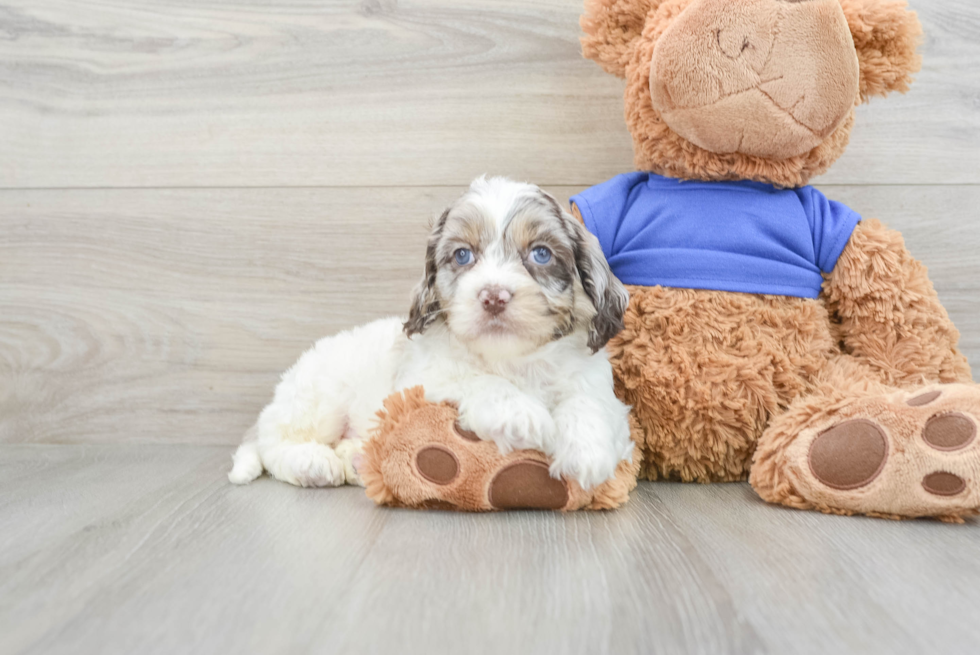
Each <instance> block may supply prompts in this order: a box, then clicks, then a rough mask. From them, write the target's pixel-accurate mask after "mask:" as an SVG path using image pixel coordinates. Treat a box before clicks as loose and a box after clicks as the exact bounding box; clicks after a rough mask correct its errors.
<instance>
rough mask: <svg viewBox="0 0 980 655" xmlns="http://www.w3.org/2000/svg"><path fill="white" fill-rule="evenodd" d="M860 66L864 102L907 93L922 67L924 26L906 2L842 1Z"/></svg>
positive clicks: (888, 0) (882, 0) (889, 0)
mask: <svg viewBox="0 0 980 655" xmlns="http://www.w3.org/2000/svg"><path fill="white" fill-rule="evenodd" d="M841 7H842V8H843V9H844V16H845V17H846V18H847V25H848V27H849V28H850V29H851V37H852V38H853V39H854V47H855V48H856V49H857V55H858V62H859V63H860V67H861V82H860V91H861V100H862V101H863V102H867V101H868V99H869V98H870V97H871V96H884V95H888V94H889V93H891V92H892V91H899V92H901V93H905V92H906V91H908V90H909V84H911V83H912V75H913V74H914V73H917V72H919V69H920V68H921V67H922V57H920V56H919V55H918V54H917V53H916V47H917V46H918V45H919V42H920V41H921V40H922V25H920V24H919V19H918V17H917V16H916V14H915V12H914V11H909V8H908V5H907V4H906V3H905V0H841Z"/></svg>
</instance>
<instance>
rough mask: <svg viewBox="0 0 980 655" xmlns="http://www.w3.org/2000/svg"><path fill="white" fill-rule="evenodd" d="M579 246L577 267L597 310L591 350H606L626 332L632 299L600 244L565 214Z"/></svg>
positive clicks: (593, 321) (576, 245)
mask: <svg viewBox="0 0 980 655" xmlns="http://www.w3.org/2000/svg"><path fill="white" fill-rule="evenodd" d="M562 215H563V217H564V219H565V224H566V226H568V229H569V230H570V232H571V233H572V239H573V240H574V243H575V266H576V267H577V268H578V274H579V278H581V280H582V287H583V288H584V289H585V293H586V295H587V296H588V297H589V300H591V301H592V305H593V306H594V307H595V309H596V315H595V317H594V318H593V319H592V325H591V326H590V328H589V348H591V349H592V352H596V351H598V350H599V349H600V348H603V347H604V346H605V345H606V344H607V343H608V342H609V340H610V339H612V338H613V337H614V336H616V335H617V334H619V332H620V331H621V330H622V329H623V314H625V313H626V306H627V305H628V304H629V300H630V296H629V292H627V291H626V287H624V286H623V283H622V282H620V281H619V280H618V279H617V278H616V276H615V275H613V274H612V271H611V270H609V264H608V263H607V262H606V256H605V255H604V254H603V253H602V247H601V246H600V245H599V240H598V239H597V238H595V235H593V234H592V233H591V232H589V231H588V230H587V229H585V226H584V225H583V224H582V223H581V222H580V221H578V220H576V219H575V218H574V217H573V216H572V215H571V214H569V213H568V212H562Z"/></svg>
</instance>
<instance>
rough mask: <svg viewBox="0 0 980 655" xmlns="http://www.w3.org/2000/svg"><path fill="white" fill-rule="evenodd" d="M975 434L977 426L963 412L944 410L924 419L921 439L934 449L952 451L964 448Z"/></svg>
mask: <svg viewBox="0 0 980 655" xmlns="http://www.w3.org/2000/svg"><path fill="white" fill-rule="evenodd" d="M976 436H977V426H976V424H975V423H974V422H973V421H972V420H970V418H969V417H968V416H966V415H965V414H961V413H959V412H945V413H942V414H936V415H935V416H932V417H931V418H930V419H929V420H928V421H926V427H925V429H924V430H923V431H922V439H923V440H924V441H925V442H926V443H927V444H929V445H930V446H931V447H933V448H935V449H936V450H945V451H954V450H961V449H963V448H966V447H967V446H969V445H970V444H971V443H973V439H974V438H976Z"/></svg>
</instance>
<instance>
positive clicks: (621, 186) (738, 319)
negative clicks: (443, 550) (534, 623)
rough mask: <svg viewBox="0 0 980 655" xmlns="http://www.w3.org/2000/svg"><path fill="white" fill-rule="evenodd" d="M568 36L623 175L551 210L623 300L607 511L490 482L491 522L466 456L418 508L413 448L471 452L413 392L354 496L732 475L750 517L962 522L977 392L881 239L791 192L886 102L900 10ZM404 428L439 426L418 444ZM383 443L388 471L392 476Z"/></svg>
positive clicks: (791, 1) (662, 19) (711, 21)
mask: <svg viewBox="0 0 980 655" xmlns="http://www.w3.org/2000/svg"><path fill="white" fill-rule="evenodd" d="M580 22H581V26H582V29H583V31H584V35H583V36H582V38H581V41H582V46H583V54H584V55H585V56H586V57H587V58H590V59H592V60H594V61H596V62H597V63H598V64H599V65H600V66H601V67H602V68H603V69H604V70H605V71H607V72H608V73H611V74H613V75H616V76H618V77H621V78H624V79H625V81H626V86H625V119H626V124H627V127H628V129H629V132H630V134H631V136H632V138H633V147H634V156H635V169H636V170H635V171H633V172H628V173H624V174H622V175H619V176H617V177H615V178H613V179H612V180H609V181H607V182H604V183H602V184H599V185H597V186H595V187H592V188H590V189H587V190H585V191H583V192H582V193H580V194H578V195H576V196H574V197H572V199H571V210H572V212H573V214H574V215H575V216H576V217H577V218H578V219H579V220H581V221H583V222H584V224H585V226H586V227H587V228H588V229H589V231H590V232H592V233H593V234H595V235H596V237H598V239H599V242H600V244H601V245H602V248H603V252H604V254H605V256H606V258H607V259H608V261H609V263H610V266H611V268H612V270H613V272H614V273H615V274H616V275H617V276H618V277H619V278H620V280H622V281H623V282H624V283H625V284H626V285H627V288H628V289H629V292H630V301H629V306H628V308H627V311H626V316H625V319H624V325H625V327H624V329H623V330H622V332H620V333H619V334H618V335H617V336H616V337H614V338H613V339H612V341H610V343H609V344H608V345H607V349H608V351H609V355H610V360H611V362H612V365H613V372H614V382H615V387H616V392H617V394H618V395H619V397H620V398H621V399H622V400H623V401H624V402H625V403H627V404H629V405H630V406H631V407H632V417H631V418H632V419H633V421H634V431H633V435H634V441H635V442H636V444H637V455H636V456H635V457H634V461H633V462H630V463H624V465H623V466H622V467H621V470H620V471H618V472H617V477H616V478H614V479H613V480H611V481H610V482H609V483H607V484H611V485H614V486H615V491H614V492H612V493H608V492H607V490H602V489H597V490H591V491H588V492H586V491H583V490H581V489H578V488H575V487H574V485H573V484H570V483H568V482H565V481H548V480H546V479H544V478H543V477H541V476H540V475H538V476H537V477H535V476H533V475H523V476H522V475H517V476H515V475H511V476H510V477H511V482H510V486H512V487H514V489H516V491H515V490H513V489H512V490H511V491H510V492H509V494H505V495H507V498H508V499H514V498H517V499H518V500H517V501H516V502H509V503H497V504H495V503H494V502H493V493H492V491H493V489H492V486H493V485H492V483H493V481H494V480H497V479H498V478H499V476H501V475H503V474H504V473H505V472H506V471H507V470H510V469H512V468H514V467H515V462H514V461H511V460H506V458H503V456H500V455H496V456H493V455H494V454H493V453H492V452H490V451H489V450H487V451H486V453H485V454H487V455H488V457H487V458H483V459H481V458H476V459H473V457H472V456H470V455H467V457H469V459H467V461H468V462H469V464H468V469H467V471H466V472H465V475H463V473H461V472H460V470H459V467H458V466H457V468H456V469H454V473H455V474H456V475H457V477H456V478H454V480H455V481H454V482H453V483H452V485H450V486H449V487H447V486H445V485H443V486H442V487H441V488H442V489H443V490H447V489H448V490H449V491H448V492H447V493H441V495H440V493H436V487H438V485H435V486H433V485H432V483H431V481H428V480H420V479H419V475H418V474H419V464H418V461H419V460H418V459H417V456H418V455H419V454H420V453H421V451H422V450H423V449H424V444H425V442H426V440H431V439H432V438H433V435H435V434H439V435H441V437H440V438H441V439H442V440H443V443H442V445H440V447H441V448H443V449H444V450H446V452H452V453H460V452H463V451H466V452H467V453H470V451H471V450H473V449H474V448H478V447H480V446H486V445H487V444H475V443H471V442H467V443H466V444H465V445H463V446H460V441H461V440H460V439H459V438H458V437H457V436H453V435H452V434H451V433H452V432H453V430H452V427H451V426H452V416H453V411H454V410H453V408H452V407H446V406H444V407H439V406H435V405H431V404H426V403H425V401H424V399H423V398H422V397H421V396H420V395H418V393H421V392H418V393H417V394H416V395H415V396H414V403H415V405H414V406H415V409H416V412H417V417H416V418H412V417H410V416H409V415H408V413H407V412H406V411H398V410H404V406H403V405H404V401H405V399H404V398H400V399H398V401H397V402H395V403H394V404H393V405H392V406H391V407H388V411H389V413H390V412H391V410H395V411H394V414H397V415H398V416H399V417H400V418H401V419H402V420H401V422H399V420H395V419H391V420H389V421H387V422H385V421H384V420H383V421H382V428H381V429H379V431H378V433H377V434H376V436H377V439H376V440H374V444H373V446H372V448H374V451H373V453H369V454H368V457H367V458H366V459H367V460H368V465H367V469H368V475H367V478H368V479H366V480H365V481H366V482H367V484H368V494H369V495H370V496H372V497H373V498H375V500H376V501H378V502H383V503H387V504H402V505H405V506H419V507H424V506H432V505H431V503H433V502H435V501H438V503H444V504H445V505H446V506H451V507H455V508H463V509H507V508H511V507H548V508H552V509H578V508H590V507H591V508H611V507H615V506H618V505H621V504H622V502H625V499H626V494H628V491H629V488H631V486H632V484H633V482H632V481H631V479H630V477H631V476H632V475H636V476H638V477H639V478H641V479H646V480H676V481H684V482H702V483H707V482H728V481H737V480H745V479H748V480H749V482H750V484H751V486H752V488H753V489H754V490H755V491H756V493H758V495H759V496H760V497H761V498H762V499H763V500H765V501H767V502H770V503H775V504H780V505H784V506H788V507H793V508H797V509H807V510H819V511H822V512H826V513H834V514H848V515H849V514H864V515H869V516H878V517H888V518H911V517H934V518H938V519H940V520H944V521H950V522H959V521H962V520H963V517H965V516H969V515H972V514H976V513H977V512H978V510H980V442H978V440H977V439H976V433H977V424H978V417H980V387H977V386H976V385H974V384H973V382H972V378H971V373H970V368H969V365H968V363H967V361H966V358H965V357H964V356H963V355H962V354H961V353H960V352H959V351H958V350H957V341H958V339H959V334H958V332H957V330H956V328H955V327H954V326H953V324H952V322H951V321H950V319H949V317H948V315H947V313H946V311H945V309H944V308H943V306H942V305H941V304H940V302H939V299H938V296H937V294H936V292H935V290H934V288H933V286H932V283H931V282H930V281H929V278H928V275H927V272H926V268H925V267H924V266H923V265H922V264H921V263H920V262H918V261H917V260H915V259H914V258H913V257H912V255H911V254H910V253H909V252H908V250H907V249H906V247H905V244H904V242H903V240H902V236H901V234H899V233H898V232H896V231H894V230H890V229H888V228H887V227H885V225H884V224H883V223H881V222H880V221H879V220H877V219H874V218H864V217H861V216H859V215H858V214H857V213H856V212H854V211H853V210H851V209H850V208H848V207H846V206H845V205H843V204H841V203H838V202H835V201H834V200H832V199H829V198H827V197H826V196H824V195H823V194H822V193H821V192H820V191H818V190H817V189H815V188H813V187H812V186H809V185H808V184H809V182H810V180H811V179H813V178H814V177H816V176H818V175H820V174H821V173H823V172H825V171H826V170H827V169H828V168H829V167H830V166H831V165H832V164H833V163H834V162H835V161H836V160H837V159H838V158H839V157H840V156H841V155H842V154H843V152H844V150H845V148H846V146H847V143H848V140H849V136H850V132H851V129H852V127H853V125H854V117H855V109H856V108H857V107H858V106H859V105H860V104H861V103H863V102H866V101H868V100H869V99H870V98H872V97H875V96H886V95H888V94H889V93H891V92H895V91H898V92H905V91H906V90H907V89H908V87H909V84H910V83H911V76H912V75H913V74H914V73H915V72H917V71H918V69H919V66H920V58H919V56H918V55H917V53H916V47H917V44H918V41H919V39H920V37H921V27H920V25H919V22H918V19H917V18H916V15H915V14H914V12H912V11H910V10H909V9H908V7H907V5H906V3H905V2H904V1H903V0H587V2H586V5H585V12H584V14H583V16H582V18H581V21H580ZM399 403H401V404H399ZM423 410H426V411H428V412H435V413H438V412H439V411H441V412H443V414H444V415H442V417H441V421H442V425H441V427H439V426H438V425H436V423H438V421H436V422H433V421H434V418H433V416H425V417H424V416H422V415H423V414H424V413H425V412H424V411H423ZM437 410H438V411H437ZM416 422H417V424H416ZM385 426H387V429H386V428H385ZM415 428H418V429H415ZM406 435H409V436H406ZM399 440H401V442H400V443H402V444H405V443H410V444H412V445H411V447H409V449H408V450H410V451H411V453H410V455H411V456H405V457H403V458H402V459H401V460H399V463H398V464H395V463H393V462H394V461H395V460H396V459H398V458H397V457H395V455H394V453H395V452H396V451H398V443H399ZM454 440H455V441H454ZM511 457H514V458H517V460H515V461H523V462H525V463H527V466H533V465H532V464H531V463H530V462H534V461H539V460H540V459H541V457H543V456H540V454H534V453H518V454H512V455H511ZM413 458H414V459H413ZM444 459H446V460H448V459H450V458H448V457H447V458H444ZM451 459H453V461H454V463H456V464H458V461H459V459H460V458H459V457H457V456H456V455H453V456H452V458H451ZM386 464H388V469H389V472H388V474H387V475H385V474H384V472H383V470H382V469H383V468H384V466H385V465H386ZM508 467H510V468H508ZM540 467H542V468H543V467H544V465H543V464H541V465H540ZM525 468H526V467H525ZM463 478H466V479H469V480H472V481H473V482H474V484H473V485H471V486H469V487H468V486H467V485H466V484H463V482H462V480H463ZM396 479H398V480H400V483H401V486H399V485H394V487H393V486H391V485H389V484H388V483H387V482H385V481H386V480H387V481H394V480H396ZM426 485H429V486H426ZM548 485H551V487H552V488H553V489H552V491H551V492H548V491H542V489H544V488H545V487H548ZM395 487H397V488H395ZM559 487H561V488H560V489H559ZM467 494H468V496H467ZM462 496H467V498H468V500H461V497H462ZM497 496H498V497H503V496H501V495H500V494H499V493H498V494H497ZM438 503H437V504H438Z"/></svg>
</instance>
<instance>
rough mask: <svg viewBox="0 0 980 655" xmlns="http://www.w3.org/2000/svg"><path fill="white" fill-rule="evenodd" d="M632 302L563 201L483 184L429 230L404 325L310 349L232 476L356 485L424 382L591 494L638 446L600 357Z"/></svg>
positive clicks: (475, 422) (354, 333) (488, 432)
mask: <svg viewBox="0 0 980 655" xmlns="http://www.w3.org/2000/svg"><path fill="white" fill-rule="evenodd" d="M627 301H628V296H627V292H626V289H625V288H624V287H623V285H622V284H620V282H619V281H618V280H617V279H616V278H615V277H614V276H613V275H612V273H611V272H610V271H609V266H608V265H607V264H606V260H605V257H603V254H602V250H601V249H600V247H599V243H598V241H597V240H596V238H595V237H594V236H592V235H591V234H590V233H589V232H588V231H586V230H585V228H584V227H582V225H581V224H579V223H578V221H576V220H575V219H574V218H573V217H572V216H571V215H569V214H568V212H565V211H563V210H562V209H561V208H560V207H559V205H558V203H557V202H556V201H555V199H554V198H552V197H551V196H550V195H548V194H546V193H545V192H543V191H542V190H541V189H539V188H538V187H536V186H533V185H530V184H520V183H517V182H513V181H510V180H507V179H504V178H490V179H486V178H480V179H477V180H476V181H474V182H473V184H472V185H471V186H470V188H469V190H468V191H467V192H466V193H465V194H463V196H462V197H460V198H459V199H458V200H457V201H456V202H455V203H453V204H452V206H450V207H449V209H447V210H446V211H445V213H443V215H442V216H441V217H440V218H439V220H438V221H437V222H436V224H435V226H434V228H433V230H432V234H431V235H430V236H429V241H428V247H427V250H426V261H425V272H424V275H423V277H422V280H421V282H420V283H419V285H418V287H417V288H416V290H415V294H414V300H413V302H412V307H411V312H410V315H409V317H408V321H406V322H404V323H403V321H402V319H397V318H387V319H382V320H379V321H375V322H373V323H369V324H367V325H364V326H362V327H358V328H355V329H353V330H349V331H346V332H341V333H340V334H337V335H336V336H332V337H326V338H324V339H321V340H320V341H318V342H317V343H316V344H315V345H314V346H313V348H311V349H310V350H308V351H307V352H305V353H304V354H303V355H302V356H301V357H300V358H299V361H297V362H296V364H294V365H293V367H292V368H290V369H289V370H288V371H286V373H285V374H283V376H282V381H281V382H280V383H279V385H278V387H276V391H275V397H274V399H273V400H272V402H271V403H270V404H269V405H268V406H267V407H266V408H265V409H264V410H263V411H262V413H261V414H260V415H259V419H258V422H257V423H256V425H255V427H254V428H253V429H252V430H251V431H250V433H249V434H248V435H246V438H245V441H244V442H243V443H242V445H241V446H240V447H239V448H238V451H237V452H236V453H235V455H234V468H233V469H232V471H231V473H229V474H228V478H229V480H231V481H232V482H234V483H238V484H244V483H247V482H250V481H252V480H254V479H255V478H257V477H258V476H259V475H261V474H262V470H263V469H264V470H266V471H268V472H269V473H270V474H271V475H272V476H273V477H275V478H277V479H279V480H282V481H284V482H289V483H290V484H295V485H300V486H304V487H323V486H334V485H340V484H344V482H348V483H352V484H360V480H359V478H358V476H357V472H356V470H355V466H354V464H355V463H356V457H357V455H358V454H359V453H360V452H361V446H362V442H363V440H364V439H365V438H367V437H368V436H369V434H370V430H371V428H372V422H373V421H374V419H375V413H376V412H377V411H378V410H380V409H381V408H382V401H383V400H384V399H385V398H386V397H387V396H389V395H390V394H392V393H393V392H395V391H398V390H401V389H404V388H407V387H412V386H416V385H422V386H423V387H424V388H425V396H426V398H427V399H428V400H431V401H435V402H439V401H444V400H445V401H452V402H454V403H455V404H456V405H457V406H458V407H459V423H460V426H461V427H463V428H464V429H467V430H472V431H473V432H475V433H476V434H477V436H479V437H480V438H481V439H484V440H492V441H494V442H495V443H496V444H497V446H498V447H499V448H500V450H501V452H503V453H506V452H509V451H511V450H515V449H522V448H531V449H536V450H540V451H543V452H544V453H546V454H547V455H549V456H550V457H551V458H552V462H553V463H552V464H551V475H553V476H555V477H559V476H566V477H569V478H573V479H575V480H577V481H578V483H579V484H580V485H582V487H584V488H586V489H590V488H592V487H595V486H596V485H598V484H600V483H602V482H604V481H605V480H607V479H608V478H610V477H612V476H613V474H614V472H615V469H616V466H617V464H618V463H619V462H620V461H621V460H623V459H628V458H629V457H631V455H632V452H633V444H632V442H631V441H630V430H629V424H628V422H627V415H628V413H629V408H628V407H627V406H625V405H623V403H621V402H620V401H619V399H618V398H616V396H615V394H614V393H613V379H612V369H611V367H610V364H609V360H608V359H607V357H606V353H605V351H604V350H603V346H604V345H605V344H606V342H607V341H609V339H610V338H612V337H613V336H614V335H615V334H616V333H617V332H618V331H619V330H620V329H622V326H623V312H624V310H625V308H626V304H627Z"/></svg>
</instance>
